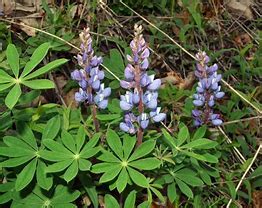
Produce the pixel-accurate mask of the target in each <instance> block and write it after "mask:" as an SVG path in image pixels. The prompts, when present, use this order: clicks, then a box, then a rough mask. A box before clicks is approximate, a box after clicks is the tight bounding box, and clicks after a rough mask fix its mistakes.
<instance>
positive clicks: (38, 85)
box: [22, 79, 55, 90]
mask: <svg viewBox="0 0 262 208" xmlns="http://www.w3.org/2000/svg"><path fill="white" fill-rule="evenodd" d="M22 84H24V85H25V86H27V87H29V88H31V89H34V90H41V89H52V88H55V84H54V83H53V82H52V81H50V80H48V79H35V80H29V81H22Z"/></svg>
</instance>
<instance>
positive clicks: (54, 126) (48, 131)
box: [42, 115, 61, 140]
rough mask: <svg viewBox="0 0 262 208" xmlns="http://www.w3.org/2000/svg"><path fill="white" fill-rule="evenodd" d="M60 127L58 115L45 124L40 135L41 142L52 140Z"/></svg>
mask: <svg viewBox="0 0 262 208" xmlns="http://www.w3.org/2000/svg"><path fill="white" fill-rule="evenodd" d="M60 126H61V121H60V116H59V115H58V116H55V117H53V118H52V119H50V120H49V121H48V122H47V124H46V126H45V128H44V131H43V133H42V140H45V139H51V140H52V139H54V138H55V137H56V136H57V134H58V132H59V130H60Z"/></svg>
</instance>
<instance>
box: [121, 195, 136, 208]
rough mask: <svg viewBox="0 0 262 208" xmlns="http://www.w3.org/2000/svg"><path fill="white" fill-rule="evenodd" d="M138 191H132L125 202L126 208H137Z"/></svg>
mask: <svg viewBox="0 0 262 208" xmlns="http://www.w3.org/2000/svg"><path fill="white" fill-rule="evenodd" d="M135 202H136V191H131V192H130V193H129V194H128V196H127V198H126V201H125V204H124V208H135Z"/></svg>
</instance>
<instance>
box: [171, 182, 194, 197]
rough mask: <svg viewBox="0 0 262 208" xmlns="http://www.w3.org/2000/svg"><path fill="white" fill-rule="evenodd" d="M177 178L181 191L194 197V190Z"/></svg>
mask: <svg viewBox="0 0 262 208" xmlns="http://www.w3.org/2000/svg"><path fill="white" fill-rule="evenodd" d="M175 180H176V183H177V185H178V187H179V189H180V191H181V192H182V193H184V194H185V195H186V196H187V197H189V198H192V199H193V196H194V195H193V192H192V190H191V189H190V188H189V186H188V185H186V184H185V183H184V182H183V181H181V180H179V179H178V178H175Z"/></svg>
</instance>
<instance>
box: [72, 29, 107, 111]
mask: <svg viewBox="0 0 262 208" xmlns="http://www.w3.org/2000/svg"><path fill="white" fill-rule="evenodd" d="M89 30H90V29H89V27H87V28H86V29H84V30H83V32H81V33H80V35H79V37H80V40H81V45H80V52H79V54H78V55H77V61H78V65H79V66H80V67H81V69H80V70H78V69H76V70H74V71H73V72H72V73H71V77H72V79H73V80H76V81H77V82H78V84H79V87H80V89H79V92H76V93H75V100H76V101H77V102H87V103H88V104H90V105H92V104H95V105H96V106H98V108H100V109H105V108H106V107H107V105H108V97H109V96H110V94H111V89H110V88H109V87H107V88H104V84H102V83H101V82H102V80H103V79H104V76H105V74H104V72H103V71H102V70H100V69H99V66H100V65H101V64H102V57H98V56H95V55H94V50H93V47H92V38H91V36H90V33H89Z"/></svg>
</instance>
